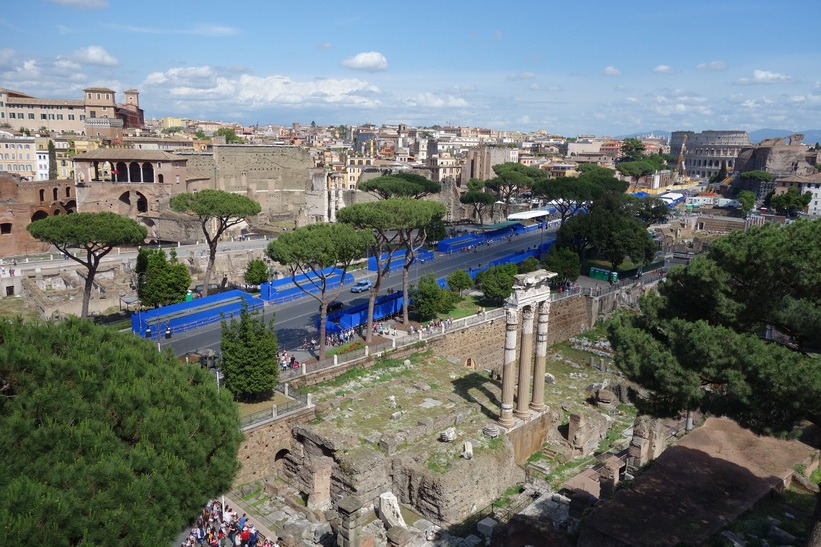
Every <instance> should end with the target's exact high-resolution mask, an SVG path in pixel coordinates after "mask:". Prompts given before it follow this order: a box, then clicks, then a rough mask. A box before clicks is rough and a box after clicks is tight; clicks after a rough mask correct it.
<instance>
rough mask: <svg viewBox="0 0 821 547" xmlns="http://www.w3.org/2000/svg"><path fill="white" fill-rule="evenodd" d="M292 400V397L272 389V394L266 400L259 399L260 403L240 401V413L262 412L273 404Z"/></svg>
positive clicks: (241, 414)
mask: <svg viewBox="0 0 821 547" xmlns="http://www.w3.org/2000/svg"><path fill="white" fill-rule="evenodd" d="M291 401H292V399H291V398H289V397H286V396H285V395H283V394H282V393H280V392H279V391H276V390H273V389H272V390H271V395H270V396H269V397H268V398H267V399H265V400H264V401H259V402H258V403H239V415H240V416H248V415H249V414H253V413H254V412H261V411H263V410H265V409H267V408H271V405H281V404H283V403H289V402H291Z"/></svg>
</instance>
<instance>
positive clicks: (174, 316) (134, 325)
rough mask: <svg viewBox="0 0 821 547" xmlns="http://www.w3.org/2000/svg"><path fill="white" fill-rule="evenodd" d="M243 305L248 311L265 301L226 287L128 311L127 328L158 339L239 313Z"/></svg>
mask: <svg viewBox="0 0 821 547" xmlns="http://www.w3.org/2000/svg"><path fill="white" fill-rule="evenodd" d="M244 305H247V306H248V309H249V310H250V311H254V310H259V309H262V307H263V306H264V305H265V303H264V302H263V301H262V300H260V299H259V298H257V297H255V296H251V295H250V294H248V293H246V292H242V291H237V290H234V291H228V292H224V293H220V294H215V295H212V296H206V297H204V298H197V299H194V300H191V301H189V302H181V303H179V304H172V305H171V306H164V307H162V308H156V309H153V310H147V311H138V312H135V313H133V314H132V315H131V331H132V332H134V333H135V334H138V335H140V336H142V337H145V338H151V339H159V338H161V337H166V336H168V335H174V334H176V333H178V332H184V331H187V330H190V329H194V328H197V327H200V326H202V325H208V324H211V323H216V322H217V321H220V320H221V319H222V318H223V317H226V318H228V317H232V316H233V315H235V314H239V312H240V310H242V307H243V306H244Z"/></svg>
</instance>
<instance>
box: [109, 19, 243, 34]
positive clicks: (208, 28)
mask: <svg viewBox="0 0 821 547" xmlns="http://www.w3.org/2000/svg"><path fill="white" fill-rule="evenodd" d="M107 26H108V27H109V28H112V29H115V30H122V31H126V32H137V33H141V34H163V35H165V34H184V35H188V36H209V37H212V38H220V37H223V36H234V35H236V34H238V33H239V31H238V30H237V29H235V28H234V27H224V26H220V25H212V24H209V23H203V24H199V25H195V26H193V27H187V28H160V27H138V26H134V25H118V24H113V25H107Z"/></svg>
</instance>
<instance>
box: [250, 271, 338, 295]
mask: <svg viewBox="0 0 821 547" xmlns="http://www.w3.org/2000/svg"><path fill="white" fill-rule="evenodd" d="M322 275H324V276H325V277H326V278H327V279H326V286H325V287H326V290H330V289H335V288H336V287H338V286H339V285H340V284H342V285H349V284H351V283H353V282H354V278H353V276H352V275H351V274H349V273H346V274H345V278H344V279H342V270H339V269H337V268H325V269H324V270H322ZM311 280H313V283H317V285H314V284H313V283H312V282H311ZM297 283H299V285H301V286H303V287H304V288H305V289H307V291H308V292H309V293H320V292H322V289H321V280H320V279H319V275H317V274H315V273H313V272H311V273H307V274H300V275H296V276H292V277H286V278H283V279H277V280H275V281H266V282H265V283H263V284H262V285H260V286H259V294H260V297H261V298H262V299H264V300H269V301H271V302H272V303H274V304H281V303H283V302H289V301H291V300H296V299H297V298H302V297H303V296H307V293H306V292H305V291H304V290H302V289H300V288H299V287H298V286H297Z"/></svg>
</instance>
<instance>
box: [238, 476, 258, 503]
mask: <svg viewBox="0 0 821 547" xmlns="http://www.w3.org/2000/svg"><path fill="white" fill-rule="evenodd" d="M254 486H256V487H257V489H256V490H254V491H253V492H252V493H251V494H248V495H247V496H240V499H242V501H250V500H252V499H254V498H256V497H257V496H259V495H260V493H262V488H263V486H262V483H261V482H259V481H254Z"/></svg>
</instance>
